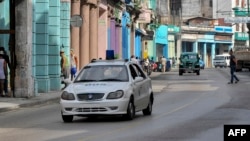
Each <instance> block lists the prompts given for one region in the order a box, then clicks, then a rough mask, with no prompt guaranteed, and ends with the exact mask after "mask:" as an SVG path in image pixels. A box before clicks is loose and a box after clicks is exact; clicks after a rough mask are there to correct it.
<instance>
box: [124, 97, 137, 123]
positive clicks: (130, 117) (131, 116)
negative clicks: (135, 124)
mask: <svg viewBox="0 0 250 141" xmlns="http://www.w3.org/2000/svg"><path fill="white" fill-rule="evenodd" d="M124 117H125V118H126V119H127V120H133V119H134V117H135V106H134V104H133V102H132V100H130V101H129V103H128V108H127V114H125V115H124Z"/></svg>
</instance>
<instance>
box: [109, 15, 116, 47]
mask: <svg viewBox="0 0 250 141" xmlns="http://www.w3.org/2000/svg"><path fill="white" fill-rule="evenodd" d="M115 41H116V35H115V18H111V19H110V47H111V48H110V49H111V50H115Z"/></svg>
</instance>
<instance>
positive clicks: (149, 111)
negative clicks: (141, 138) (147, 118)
mask: <svg viewBox="0 0 250 141" xmlns="http://www.w3.org/2000/svg"><path fill="white" fill-rule="evenodd" d="M152 105H153V104H152V101H151V100H149V103H148V107H147V108H146V109H144V110H142V113H143V115H151V113H152Z"/></svg>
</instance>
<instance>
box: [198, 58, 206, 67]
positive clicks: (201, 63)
mask: <svg viewBox="0 0 250 141" xmlns="http://www.w3.org/2000/svg"><path fill="white" fill-rule="evenodd" d="M199 64H200V68H201V69H205V63H204V62H203V60H201V59H200V60H199Z"/></svg>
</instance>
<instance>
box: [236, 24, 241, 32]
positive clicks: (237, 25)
mask: <svg viewBox="0 0 250 141" xmlns="http://www.w3.org/2000/svg"><path fill="white" fill-rule="evenodd" d="M239 28H240V27H239V24H238V23H237V24H236V31H239Z"/></svg>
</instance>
